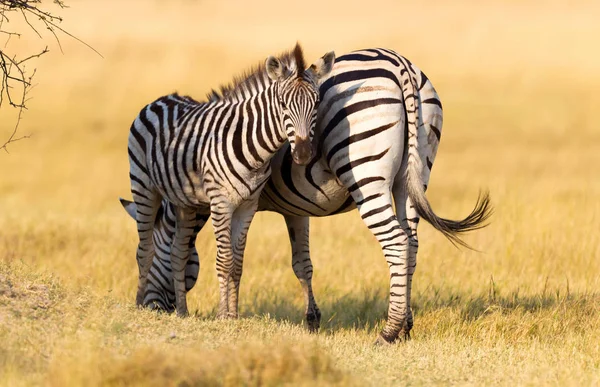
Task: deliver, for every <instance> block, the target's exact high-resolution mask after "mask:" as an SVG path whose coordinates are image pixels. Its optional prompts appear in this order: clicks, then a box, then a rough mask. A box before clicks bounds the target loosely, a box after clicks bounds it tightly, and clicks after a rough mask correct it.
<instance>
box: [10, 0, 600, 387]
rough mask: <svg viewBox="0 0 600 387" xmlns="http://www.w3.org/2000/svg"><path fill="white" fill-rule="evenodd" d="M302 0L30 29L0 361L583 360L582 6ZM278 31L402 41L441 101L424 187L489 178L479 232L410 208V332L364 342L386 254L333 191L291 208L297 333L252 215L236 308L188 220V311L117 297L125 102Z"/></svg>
mask: <svg viewBox="0 0 600 387" xmlns="http://www.w3.org/2000/svg"><path fill="white" fill-rule="evenodd" d="M323 3H324V2H313V3H310V2H309V4H305V6H302V7H297V8H294V9H293V12H291V11H292V10H291V9H288V8H287V7H288V6H287V5H286V6H282V3H280V2H274V1H257V2H252V4H251V5H241V4H238V3H234V2H228V1H222V2H221V1H220V2H217V1H202V2H191V1H179V2H169V5H166V3H163V2H159V1H153V2H141V1H139V2H128V3H123V2H119V3H118V4H119V8H120V9H119V11H118V12H117V11H115V7H116V6H117V5H116V4H117V3H116V2H115V7H112V6H110V7H109V6H106V4H105V3H104V2H102V3H101V2H98V3H95V2H94V3H93V2H91V1H77V2H75V1H73V4H71V5H72V8H70V9H68V10H66V11H65V13H64V17H65V23H64V24H65V25H64V26H65V27H66V28H67V29H68V30H70V31H72V32H74V33H76V34H77V35H78V36H79V37H81V38H82V39H84V40H85V41H86V42H88V43H90V44H91V45H93V46H94V47H95V48H97V49H99V50H100V51H101V52H102V53H103V55H104V56H105V58H104V59H101V58H99V57H97V56H95V54H93V53H92V52H91V51H89V50H87V49H86V48H85V47H83V46H81V45H78V44H76V43H74V42H70V41H67V40H63V47H64V51H65V54H64V55H61V54H60V53H59V52H58V50H57V48H56V47H51V48H54V52H51V53H50V54H48V55H47V56H45V57H43V58H42V59H41V60H40V61H39V66H38V67H39V71H40V72H39V78H38V82H39V85H38V86H37V87H36V89H35V90H34V91H33V94H32V96H33V97H34V99H33V100H32V101H31V103H30V111H29V112H28V113H27V114H26V116H25V119H24V121H23V126H22V131H23V133H24V134H32V135H33V136H32V138H31V139H29V140H26V141H24V142H21V143H17V144H15V145H14V146H12V147H11V148H9V149H10V151H11V154H10V155H0V198H1V200H0V214H1V216H0V384H3V385H11V386H12V385H30V384H49V385H83V384H85V385H130V384H139V385H147V384H154V385H165V384H171V385H176V384H182V385H215V384H229V385H238V384H246V385H279V384H285V383H287V384H303V383H304V384H319V385H324V384H333V385H335V384H341V385H348V384H352V383H354V384H358V385H362V384H372V385H393V384H416V385H420V384H473V385H482V384H519V385H528V384H529V385H539V384H560V385H564V384H578V385H581V384H584V385H592V384H599V383H600V370H599V367H600V345H599V344H598V337H599V336H600V310H599V309H600V293H598V291H597V289H598V288H599V287H600V276H599V274H598V273H600V260H598V257H600V237H599V236H598V232H597V230H598V229H599V225H600V201H599V200H598V198H599V197H600V179H599V178H598V170H597V166H598V165H600V131H598V125H597V123H596V122H595V120H594V117H595V111H596V107H597V106H599V105H600V97H598V95H597V93H596V92H595V91H596V90H598V87H599V86H600V76H598V73H597V69H598V68H600V53H599V52H598V50H596V47H597V46H598V38H597V37H598V36H600V24H598V23H597V17H596V16H597V15H598V14H599V13H600V7H599V6H598V5H595V4H594V3H592V2H576V3H571V4H570V5H568V6H567V5H564V4H563V3H562V2H547V1H544V2H541V1H525V2H522V1H519V2H517V1H512V2H505V3H504V4H495V5H486V4H485V3H480V2H475V1H472V2H469V1H460V2H454V3H453V4H452V6H450V5H449V4H448V5H447V4H446V3H443V2H439V3H434V4H430V5H427V6H425V5H418V4H417V3H415V2H412V3H410V4H409V3H407V4H397V2H392V1H388V2H385V1H376V2H375V3H373V2H371V3H369V4H370V6H369V8H368V9H367V10H365V9H363V8H362V7H364V6H361V5H360V4H363V3H362V2H360V3H359V2H344V4H345V5H344V6H343V7H340V4H335V3H329V2H327V4H323ZM258 11H260V12H261V15H260V17H259V15H258ZM318 12H322V16H318V15H316V13H318ZM333 15H334V16H335V17H334V16H333ZM256 18H259V19H258V20H260V22H258V23H257V22H256V20H257V19H256ZM359 18H362V21H361V22H359V23H357V22H356V21H357V20H359ZM297 39H299V40H300V41H301V42H303V43H304V45H305V48H306V52H307V55H308V56H309V57H311V58H316V57H317V56H318V55H320V54H322V53H324V52H325V51H328V50H330V49H335V50H336V52H337V53H339V54H341V53H344V52H347V51H349V50H351V49H357V48H362V47H367V46H386V47H390V48H394V49H396V50H397V51H399V52H401V53H403V54H404V55H406V56H407V57H408V58H410V59H411V60H413V62H414V63H416V64H418V65H419V66H420V67H421V68H422V69H424V71H425V72H426V73H427V75H428V76H429V77H430V78H431V79H432V81H433V82H434V85H436V88H437V89H438V91H439V93H440V95H441V97H442V100H443V102H444V108H445V125H444V134H443V141H442V144H441V146H440V150H439V153H438V158H437V159H436V163H435V168H434V171H433V175H432V180H431V185H430V188H429V190H428V195H429V198H430V200H431V201H432V203H433V205H434V208H435V209H437V211H438V212H439V213H440V214H441V215H443V216H446V217H458V216H461V215H463V214H465V213H466V212H467V211H468V210H469V208H470V206H472V204H473V202H474V200H475V198H476V195H477V190H478V189H479V188H480V187H489V189H490V190H491V193H492V196H493V200H494V204H495V206H496V214H495V216H494V219H493V224H492V225H491V226H490V227H489V228H487V229H485V230H482V231H480V232H477V233H474V234H472V235H470V236H469V237H468V242H470V243H471V244H473V245H474V246H476V247H477V248H478V249H480V250H482V251H483V252H482V253H476V252H472V251H461V250H457V249H455V248H453V247H452V245H451V244H450V243H448V242H447V241H445V240H444V239H443V237H442V236H440V235H438V234H436V233H434V232H433V230H432V229H431V228H430V227H429V226H428V225H422V227H421V228H420V239H421V248H420V251H419V266H418V269H417V272H416V276H415V282H414V293H413V294H414V309H415V329H414V333H413V338H414V340H413V341H412V342H409V343H406V344H401V345H397V346H394V347H391V348H374V347H372V346H371V343H372V342H373V341H374V339H375V335H376V332H377V330H378V329H379V328H380V327H381V325H382V322H383V319H384V315H385V310H386V305H387V301H386V293H387V281H388V273H387V268H386V265H385V262H384V260H383V258H382V257H381V253H380V250H379V248H378V246H377V243H376V242H375V240H374V239H373V238H372V236H371V235H370V234H369V233H368V231H367V230H365V227H364V226H363V225H362V223H361V221H360V218H359V217H358V216H357V214H356V213H351V214H346V215H342V216H337V217H332V218H327V219H317V220H313V221H312V233H311V235H312V238H313V239H312V252H313V261H314V264H315V279H314V280H315V284H314V286H315V291H316V295H317V300H318V301H319V304H320V305H321V309H322V311H323V315H324V324H323V332H321V333H320V334H319V335H317V336H310V335H308V334H307V333H305V332H304V330H303V328H302V326H301V321H302V313H301V310H302V298H301V291H300V286H299V285H298V284H297V281H296V279H295V277H294V275H293V273H292V270H291V268H290V252H289V246H288V242H287V236H286V231H285V228H284V223H283V221H282V219H281V218H280V217H279V216H277V215H275V214H260V215H259V216H258V217H257V218H256V220H255V222H254V224H253V226H252V228H251V231H250V234H251V235H250V241H249V244H248V251H247V259H246V262H245V267H244V269H245V273H244V278H243V282H242V294H241V312H242V315H243V316H244V317H243V318H242V319H240V320H239V321H235V322H222V321H216V320H214V315H215V307H216V304H217V285H216V278H215V277H216V276H215V271H214V256H215V248H214V242H213V240H212V231H211V230H210V229H207V230H204V231H203V232H202V233H201V235H200V237H199V240H198V244H197V246H198V248H199V250H200V251H201V252H202V257H201V260H202V270H201V277H200V279H199V285H198V286H197V288H196V289H194V290H193V291H192V292H191V294H190V296H189V306H190V309H191V310H192V311H196V313H195V316H194V317H192V318H189V319H185V320H181V319H177V318H175V317H173V316H164V315H157V314H154V313H150V312H148V311H138V310H136V309H135V308H134V307H133V299H134V289H135V285H136V270H137V269H136V265H135V261H134V249H135V243H136V236H135V226H134V224H133V223H132V221H131V220H130V219H129V218H128V217H127V216H126V215H125V213H124V212H123V210H122V209H121V207H120V205H119V204H118V202H117V200H116V199H117V197H118V196H119V195H121V196H124V195H125V196H127V195H128V192H129V180H128V166H127V153H126V150H125V148H126V142H127V133H128V128H129V125H130V123H131V120H132V119H133V118H134V116H135V115H136V114H137V112H138V110H139V108H140V107H141V106H143V105H144V104H145V103H147V102H149V101H151V100H152V99H153V98H155V97H157V96H159V95H162V94H165V93H168V92H171V91H173V90H178V91H180V92H183V93H187V94H192V95H198V96H201V95H203V94H204V93H205V92H206V91H208V90H209V88H210V87H214V86H216V85H218V84H219V83H220V82H223V81H227V80H228V79H229V78H230V77H231V75H232V74H235V73H238V72H239V71H240V70H242V69H244V68H245V67H247V66H248V65H249V64H252V63H255V62H256V61H258V60H260V59H261V58H264V57H265V56H267V55H269V54H271V53H276V52H278V51H281V50H283V49H287V48H289V47H291V46H292V45H293V43H294V42H295V41H296V40H297ZM11 44H15V45H18V46H19V47H21V48H22V49H23V50H25V49H28V50H30V49H31V48H32V47H37V46H41V45H43V43H42V42H40V41H39V40H37V38H35V36H31V37H23V38H22V39H21V40H20V41H18V42H16V41H13V42H12V43H11ZM1 114H2V121H1V123H0V138H3V137H4V134H5V133H8V132H9V131H10V129H11V121H10V112H9V111H7V110H2V112H1Z"/></svg>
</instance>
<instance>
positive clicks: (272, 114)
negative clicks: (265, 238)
mask: <svg viewBox="0 0 600 387" xmlns="http://www.w3.org/2000/svg"><path fill="white" fill-rule="evenodd" d="M334 59H335V55H334V54H333V52H330V53H327V54H325V55H324V56H323V57H322V58H321V59H319V60H318V61H317V62H316V63H315V64H313V65H312V66H310V68H309V69H307V70H305V65H304V57H303V54H302V50H301V48H300V46H299V45H298V44H297V45H296V47H295V49H294V50H293V52H290V53H286V54H284V55H283V56H282V57H280V58H279V59H277V58H275V57H273V56H271V57H269V58H268V59H267V60H266V62H265V65H264V66H260V67H259V68H258V69H257V70H256V71H254V72H252V73H251V74H250V75H248V76H246V77H245V78H244V79H242V80H238V81H236V86H234V87H232V88H228V90H229V91H230V96H231V97H227V96H226V97H223V98H220V99H218V100H216V99H213V100H210V101H208V102H204V103H199V102H196V101H194V100H192V99H191V98H189V97H182V96H179V95H177V94H172V95H168V96H165V97H162V98H159V99H158V100H156V101H155V102H152V103H150V104H149V105H147V106H145V107H144V108H143V109H142V110H141V112H140V113H139V115H138V117H137V118H136V119H135V120H134V122H133V124H132V126H131V129H130V135H129V143H128V152H129V164H130V178H131V192H132V195H133V200H134V202H135V204H136V220H137V223H138V234H139V239H140V241H139V244H138V249H137V255H136V257H137V261H138V268H139V280H138V292H137V297H136V303H137V304H138V305H141V304H142V303H143V297H144V292H145V289H146V284H147V275H148V272H149V270H150V267H151V264H152V260H153V258H154V255H155V253H154V251H155V248H154V247H155V246H154V242H153V235H152V234H153V226H154V223H155V219H156V215H157V212H158V210H159V207H160V203H161V200H162V198H165V199H167V200H169V202H171V203H173V205H174V206H175V217H176V227H175V233H174V235H173V243H172V246H171V249H170V260H171V264H172V267H173V280H174V287H175V304H176V310H177V313H178V314H179V315H186V314H187V303H186V289H185V267H186V263H187V261H188V256H189V253H190V252H189V247H190V243H193V242H191V238H194V237H195V235H194V229H195V228H196V227H197V226H196V221H197V218H196V213H197V212H201V213H205V214H207V213H209V212H210V217H211V220H212V223H213V227H214V230H215V237H216V240H217V271H218V277H219V287H220V290H221V293H222V294H224V295H225V296H226V297H223V298H222V302H221V303H220V305H219V315H220V316H225V317H226V316H232V317H236V316H237V296H238V289H239V281H240V277H241V271H242V260H243V253H244V248H245V244H246V234H247V232H248V228H249V226H250V222H251V221H252V217H253V216H254V213H255V212H256V209H257V206H258V197H259V194H260V191H261V190H262V188H263V186H264V184H265V183H266V181H267V179H268V178H269V175H270V159H271V158H272V156H273V155H274V154H275V153H276V152H277V150H279V148H281V147H282V146H283V145H284V144H285V143H286V142H288V141H289V144H291V149H292V150H291V152H292V157H293V159H294V161H295V162H296V163H301V164H306V163H307V162H308V161H309V160H310V158H311V157H312V149H311V143H312V138H313V135H314V126H315V123H316V115H317V106H318V100H319V91H318V87H319V84H320V83H321V80H322V79H324V78H325V77H326V76H327V75H328V74H329V72H330V71H331V68H332V67H333V61H334ZM290 63H294V66H290V65H289V64H290Z"/></svg>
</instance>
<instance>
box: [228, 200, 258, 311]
mask: <svg viewBox="0 0 600 387" xmlns="http://www.w3.org/2000/svg"><path fill="white" fill-rule="evenodd" d="M257 208H258V198H256V199H253V200H247V201H244V202H243V203H242V204H241V205H240V206H239V207H238V208H236V209H235V211H234V212H233V217H232V221H231V246H232V247H233V270H232V272H231V277H230V280H229V281H230V282H231V283H232V284H233V291H230V292H229V293H228V294H227V296H228V299H227V310H228V313H227V317H228V318H237V317H238V301H239V294H240V281H241V279H242V269H243V265H244V251H245V249H246V241H247V238H248V229H249V228H250V224H251V223H252V218H254V214H256V210H257Z"/></svg>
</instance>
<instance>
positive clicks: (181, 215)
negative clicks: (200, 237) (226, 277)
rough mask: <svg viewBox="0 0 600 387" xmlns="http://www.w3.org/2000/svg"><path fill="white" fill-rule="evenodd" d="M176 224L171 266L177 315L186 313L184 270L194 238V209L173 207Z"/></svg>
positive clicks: (181, 315) (182, 315)
mask: <svg viewBox="0 0 600 387" xmlns="http://www.w3.org/2000/svg"><path fill="white" fill-rule="evenodd" d="M175 215H176V226H175V236H174V238H173V245H172V246H171V256H170V258H171V266H172V270H173V285H174V290H175V309H176V311H177V315H178V316H180V317H184V316H187V315H188V308H187V291H186V284H185V272H186V268H187V262H188V259H189V257H190V244H191V241H192V240H195V235H196V233H195V228H196V211H195V210H193V209H188V208H182V207H177V208H176V209H175Z"/></svg>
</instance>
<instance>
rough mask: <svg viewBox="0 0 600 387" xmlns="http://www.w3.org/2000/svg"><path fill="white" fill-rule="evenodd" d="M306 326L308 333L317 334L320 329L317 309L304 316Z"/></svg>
mask: <svg viewBox="0 0 600 387" xmlns="http://www.w3.org/2000/svg"><path fill="white" fill-rule="evenodd" d="M306 326H307V327H308V332H309V333H319V328H320V327H321V312H320V311H319V310H318V309H317V310H316V311H315V312H313V313H307V314H306Z"/></svg>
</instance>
